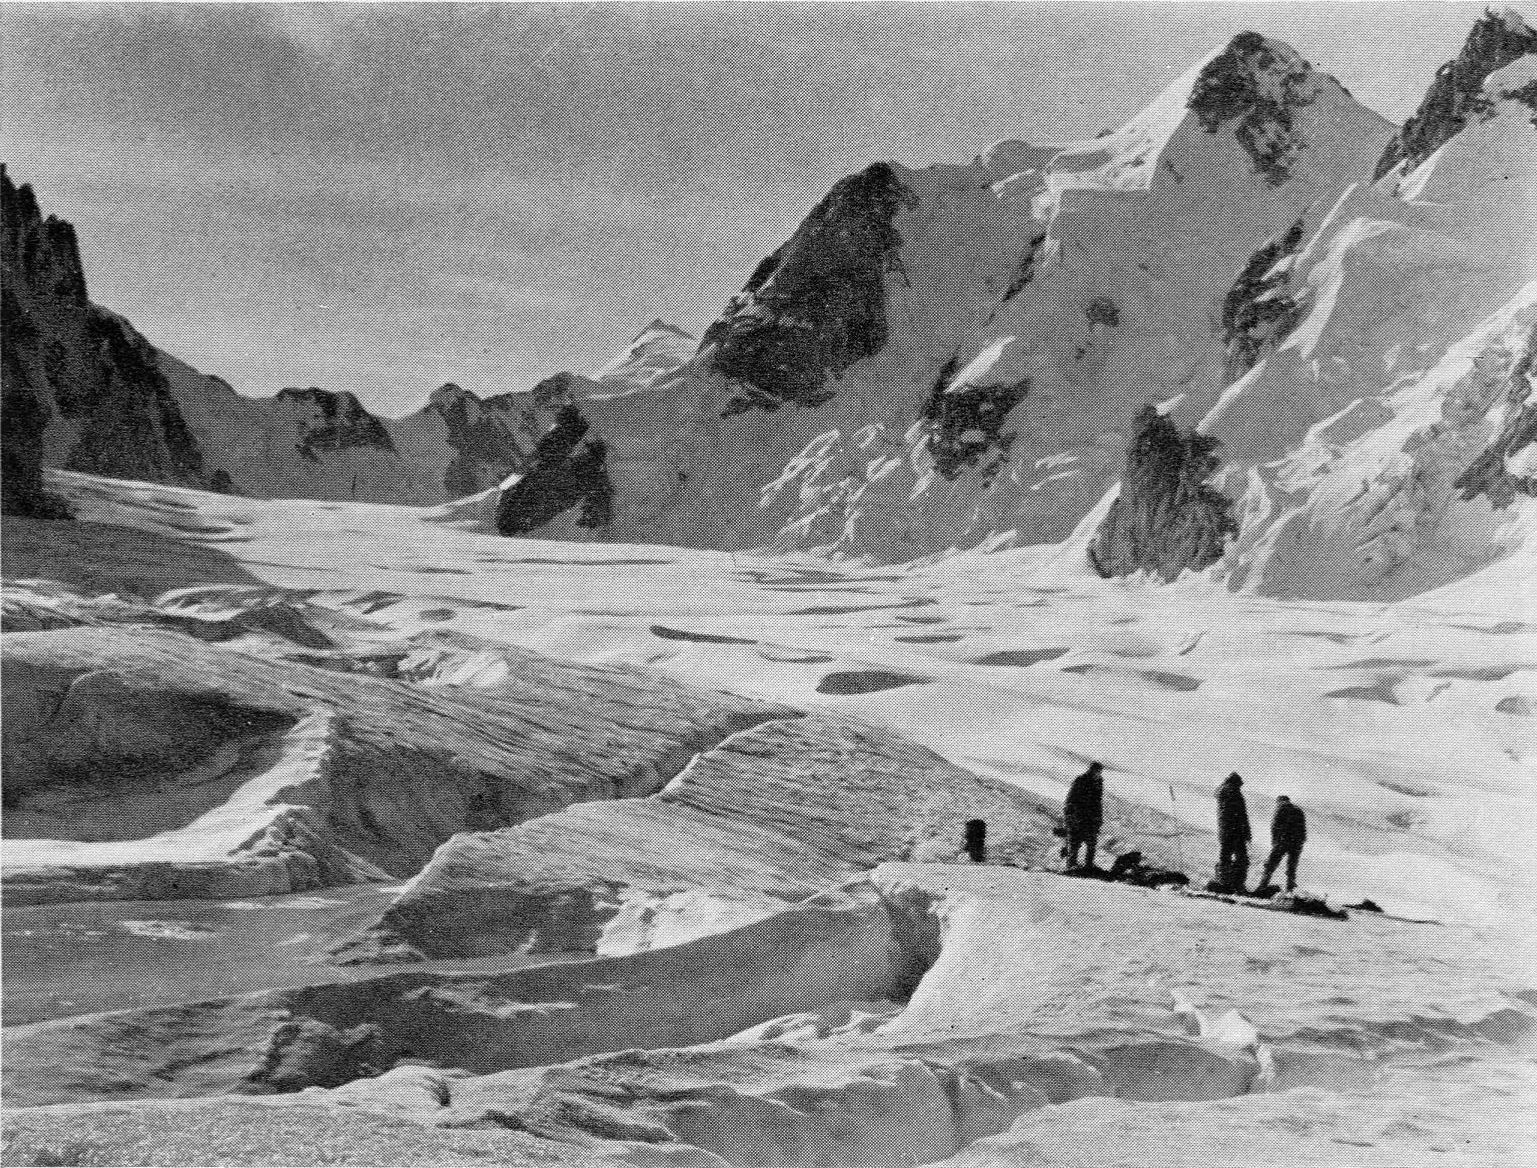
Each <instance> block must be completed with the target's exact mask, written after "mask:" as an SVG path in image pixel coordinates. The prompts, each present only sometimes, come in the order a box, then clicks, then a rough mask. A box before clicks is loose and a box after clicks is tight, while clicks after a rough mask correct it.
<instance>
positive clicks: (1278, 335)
mask: <svg viewBox="0 0 1537 1168" xmlns="http://www.w3.org/2000/svg"><path fill="white" fill-rule="evenodd" d="M1302 228H1303V222H1302V220H1301V219H1299V220H1297V222H1296V223H1294V224H1292V227H1291V229H1290V230H1289V231H1287V233H1286V234H1285V235H1284V236H1281V237H1280V238H1276V239H1271V240H1268V241H1266V243H1265V245H1264V246H1263V247H1261V248H1260V249H1259V250H1258V251H1257V252H1255V253H1254V255H1253V256H1252V257H1250V259H1249V262H1248V263H1247V264H1245V265H1244V269H1243V271H1242V272H1240V273H1239V274H1238V280H1237V281H1236V282H1235V283H1234V284H1233V289H1232V291H1230V292H1229V293H1228V294H1227V297H1226V298H1225V299H1224V300H1223V302H1222V337H1223V340H1224V341H1225V342H1226V344H1227V355H1228V364H1227V376H1228V377H1229V378H1230V379H1232V380H1235V381H1236V380H1237V379H1238V378H1240V377H1242V376H1243V375H1244V374H1245V373H1247V372H1248V371H1249V370H1250V369H1252V368H1254V365H1255V363H1256V362H1257V361H1258V360H1259V359H1260V357H1261V356H1262V355H1263V354H1264V353H1265V352H1267V351H1268V350H1270V349H1273V348H1275V346H1276V345H1278V344H1280V343H1281V342H1282V341H1284V340H1285V339H1286V337H1287V335H1288V334H1289V333H1290V332H1291V331H1292V329H1294V328H1296V326H1297V321H1298V319H1299V317H1300V315H1301V314H1300V311H1299V310H1298V307H1297V302H1296V300H1295V299H1294V298H1293V297H1292V296H1291V295H1289V293H1288V289H1289V282H1288V279H1287V272H1288V271H1289V269H1290V264H1288V263H1286V262H1285V261H1286V260H1287V259H1288V257H1290V256H1291V255H1292V254H1293V253H1294V252H1295V251H1296V250H1297V248H1298V246H1299V245H1300V244H1301V243H1302Z"/></svg>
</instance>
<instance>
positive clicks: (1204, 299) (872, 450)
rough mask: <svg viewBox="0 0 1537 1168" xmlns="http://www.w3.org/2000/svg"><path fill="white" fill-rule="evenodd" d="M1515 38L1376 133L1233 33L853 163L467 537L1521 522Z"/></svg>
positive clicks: (1256, 573) (1252, 535)
mask: <svg viewBox="0 0 1537 1168" xmlns="http://www.w3.org/2000/svg"><path fill="white" fill-rule="evenodd" d="M1534 42H1537V37H1534V34H1533V33H1532V31H1531V30H1530V29H1529V28H1528V27H1527V25H1526V24H1525V23H1524V22H1523V21H1522V19H1521V18H1520V17H1519V16H1518V15H1516V14H1514V13H1511V12H1508V11H1504V12H1490V13H1487V14H1486V15H1485V16H1484V17H1483V18H1481V19H1480V20H1479V21H1478V22H1477V24H1476V25H1475V27H1474V28H1473V30H1472V32H1471V33H1470V35H1469V38H1468V42H1467V45H1466V47H1465V48H1464V50H1463V51H1462V53H1461V54H1460V55H1459V57H1458V58H1457V60H1456V61H1453V62H1450V63H1448V65H1447V66H1446V67H1445V68H1443V69H1442V70H1441V71H1440V73H1439V74H1438V76H1437V78H1436V79H1435V81H1434V82H1433V84H1432V85H1431V87H1430V90H1429V92H1428V93H1427V95H1426V98H1425V100H1424V103H1423V105H1422V107H1421V109H1420V111H1419V112H1418V113H1417V114H1416V115H1415V117H1414V118H1412V119H1411V120H1410V121H1409V123H1408V124H1407V125H1406V126H1405V127H1403V128H1402V129H1401V130H1398V131H1397V132H1395V131H1394V129H1393V127H1391V126H1390V125H1389V124H1388V123H1387V122H1385V121H1384V120H1383V119H1381V118H1380V117H1378V116H1377V115H1376V114H1374V113H1372V112H1371V111H1369V110H1367V109H1365V108H1363V107H1362V106H1361V105H1360V104H1359V103H1357V102H1356V101H1355V100H1354V99H1353V98H1352V97H1351V96H1350V95H1349V94H1348V93H1347V92H1346V91H1345V90H1344V88H1343V87H1341V86H1340V85H1339V84H1338V83H1337V82H1336V81H1335V80H1334V79H1333V78H1331V77H1329V76H1327V75H1326V74H1324V73H1321V72H1319V71H1317V70H1316V69H1314V68H1313V67H1312V66H1310V65H1309V64H1308V63H1307V62H1306V61H1304V60H1303V59H1302V58H1301V57H1300V56H1299V55H1298V54H1297V53H1296V52H1295V51H1294V50H1292V49H1291V48H1289V47H1287V46H1285V45H1282V44H1279V43H1277V42H1275V41H1271V40H1268V39H1266V38H1263V37H1260V36H1258V35H1256V34H1253V33H1244V34H1242V35H1240V36H1238V37H1235V38H1234V39H1233V40H1232V42H1230V43H1229V44H1228V45H1227V46H1226V47H1225V48H1224V49H1223V50H1222V51H1221V52H1219V53H1216V54H1215V55H1213V56H1212V57H1210V58H1209V59H1207V60H1205V61H1203V62H1201V63H1199V64H1198V65H1197V66H1196V67H1195V68H1193V69H1192V70H1191V71H1190V73H1189V74H1187V75H1186V76H1185V77H1184V78H1182V79H1181V80H1180V81H1179V82H1177V83H1176V84H1174V85H1173V86H1171V87H1170V88H1169V90H1168V91H1167V92H1166V93H1165V94H1164V95H1163V96H1162V97H1161V98H1160V99H1159V100H1158V101H1156V102H1154V103H1153V104H1152V105H1151V106H1149V107H1148V109H1146V110H1145V111H1144V112H1143V113H1142V114H1140V115H1138V116H1137V117H1136V118H1134V119H1132V121H1131V122H1129V123H1128V124H1127V125H1126V126H1125V127H1124V128H1122V129H1121V130H1119V131H1117V132H1115V133H1112V134H1108V135H1105V136H1102V137H1100V138H1098V139H1095V140H1093V141H1091V142H1086V143H1079V144H1074V145H1066V146H1033V145H1029V144H1026V143H1022V142H1007V143H1002V144H1000V145H999V146H996V147H994V148H993V149H992V150H990V151H989V152H988V153H987V154H986V155H984V156H983V157H981V158H979V159H977V160H975V161H974V162H972V163H970V164H967V165H963V166H938V167H931V168H928V169H926V170H922V171H911V170H907V169H905V168H903V167H900V166H897V165H895V164H885V163H880V164H877V165H875V166H872V167H871V168H870V169H868V170H867V171H865V172H863V173H862V174H859V175H856V176H854V177H852V178H849V179H846V180H844V181H843V182H842V183H840V184H839V185H838V186H837V187H836V188H835V189H834V190H833V191H832V192H831V193H830V194H829V195H828V197H827V198H826V199H825V200H824V201H823V202H822V203H821V204H820V205H819V206H818V207H817V208H816V209H815V210H814V211H813V212H812V214H811V215H810V216H809V217H808V218H807V220H806V221H805V223H804V224H803V225H802V226H801V228H800V229H799V231H797V232H796V234H795V235H794V236H793V237H792V238H791V239H790V240H789V241H788V242H787V243H786V244H785V245H784V246H783V247H782V248H780V249H779V250H778V251H777V252H775V253H774V254H773V255H772V256H770V257H769V258H768V259H766V260H765V261H764V262H763V264H762V265H760V267H759V269H758V271H757V272H755V273H754V274H753V276H752V278H751V279H750V280H749V281H748V283H747V285H746V287H745V288H744V290H743V292H742V293H741V294H739V295H738V296H737V297H735V298H734V299H733V301H732V303H731V304H730V305H729V306H728V307H727V308H726V310H725V312H724V313H723V314H722V316H721V318H720V319H719V320H718V321H717V322H716V323H715V324H714V325H713V326H712V327H711V328H710V329H709V331H708V332H707V333H706V334H705V337H704V340H703V343H702V344H701V346H700V351H699V354H698V356H697V357H696V358H694V359H693V360H692V361H690V362H689V363H687V364H686V365H684V366H683V367H682V368H681V369H679V370H678V371H677V372H676V373H675V374H673V375H671V376H664V377H662V378H659V379H657V380H656V381H655V382H654V383H652V385H651V386H650V387H649V389H646V390H644V391H640V392H635V393H631V394H628V395H626V396H624V397H623V398H619V399H614V400H603V401H591V402H587V403H583V404H582V405H581V406H580V407H579V409H578V410H577V411H574V412H572V413H571V414H569V415H568V416H567V418H566V420H565V424H564V425H563V426H561V427H560V428H559V432H558V434H556V435H553V436H552V439H551V440H550V441H548V442H546V444H545V445H544V447H543V448H541V449H540V450H539V451H537V452H536V453H535V455H534V458H533V463H534V466H533V469H532V471H531V472H530V473H529V474H528V475H527V476H525V477H524V478H523V480H522V481H521V482H519V483H518V484H517V485H516V486H515V487H514V488H512V490H511V491H509V492H508V493H507V494H506V496H505V497H504V500H503V507H502V509H501V524H502V529H503V531H504V532H506V533H508V534H525V533H529V532H535V531H537V532H539V533H540V534H546V535H555V536H560V537H564V538H594V537H609V538H619V539H624V540H642V541H656V542H664V543H676V544H683V545H692V546H705V547H736V548H742V547H758V548H775V549H779V550H792V549H793V550H820V551H829V552H833V553H836V554H846V555H853V556H863V557H869V558H871V559H874V560H878V561H888V562H889V561H897V560H903V559H911V558H915V557H920V556H924V555H929V554H933V553H938V552H944V551H947V550H949V549H953V548H968V547H979V546H981V547H988V546H993V547H998V546H1016V545H1020V544H1032V543H1043V542H1057V541H1061V540H1064V539H1066V538H1068V537H1069V536H1070V535H1072V534H1073V533H1074V531H1075V530H1076V529H1077V528H1078V526H1079V525H1080V523H1082V522H1083V521H1084V520H1085V518H1086V517H1089V516H1092V518H1093V522H1094V523H1095V524H1098V523H1099V522H1100V521H1101V520H1104V521H1105V524H1104V527H1103V530H1102V531H1101V532H1100V536H1099V539H1098V540H1097V541H1095V542H1094V544H1093V546H1092V548H1089V549H1088V550H1089V551H1090V552H1091V553H1092V554H1093V555H1094V556H1095V562H1096V563H1097V564H1098V565H1099V567H1100V568H1101V570H1104V571H1107V572H1112V573H1120V572H1130V571H1137V570H1152V571H1155V572H1157V573H1159V574H1161V575H1163V576H1166V577H1172V576H1174V575H1177V574H1178V573H1179V572H1180V571H1181V570H1183V569H1185V568H1203V567H1206V566H1208V565H1211V564H1213V563H1218V562H1220V567H1219V570H1220V571H1223V572H1225V573H1227V574H1228V576H1229V578H1230V580H1231V582H1232V584H1233V585H1234V586H1235V587H1242V588H1246V589H1254V590H1262V591H1267V592H1270V591H1278V592H1284V593H1287V594H1301V595H1315V594H1316V595H1333V594H1336V593H1338V592H1340V590H1343V594H1345V595H1373V596H1376V595H1404V594H1410V593H1413V592H1416V591H1422V590H1424V589H1425V588H1427V587H1432V586H1434V585H1435V584H1438V583H1441V582H1444V581H1446V580H1447V579H1451V578H1455V577H1457V576H1459V575H1463V574H1466V572H1467V571H1469V570H1470V569H1471V568H1472V567H1474V566H1476V565H1478V564H1481V563H1484V562H1487V560H1488V559H1489V558H1491V557H1493V556H1496V555H1498V554H1499V553H1500V550H1501V549H1502V548H1506V547H1508V546H1510V544H1511V542H1512V540H1515V539H1518V538H1519V536H1520V531H1521V529H1522V528H1521V524H1522V523H1523V522H1525V521H1524V520H1520V516H1521V515H1522V514H1523V512H1522V510H1521V508H1520V507H1515V508H1511V507H1510V501H1511V497H1512V495H1514V496H1524V495H1525V494H1526V493H1527V492H1528V486H1527V484H1528V482H1529V468H1526V464H1525V463H1524V462H1522V461H1521V459H1522V458H1523V457H1526V456H1524V455H1522V454H1521V453H1520V451H1521V449H1522V448H1524V447H1525V446H1527V445H1528V444H1529V442H1530V430H1531V429H1532V423H1531V421H1530V418H1529V411H1526V410H1525V408H1524V405H1523V403H1524V401H1525V398H1526V394H1527V392H1528V389H1527V382H1526V380H1524V379H1525V378H1527V377H1528V375H1529V373H1528V371H1529V368H1530V363H1529V359H1528V358H1525V357H1524V356H1523V354H1524V353H1526V352H1527V350H1528V348H1529V340H1528V339H1527V336H1528V330H1529V328H1530V316H1531V314H1530V312H1529V311H1528V309H1527V307H1524V306H1526V305H1528V304H1529V294H1528V293H1523V292H1522V289H1523V287H1524V286H1525V285H1526V284H1527V283H1528V282H1529V281H1531V280H1532V279H1533V278H1534V275H1537V272H1534V264H1537V250H1534V249H1533V248H1532V246H1531V245H1530V239H1531V224H1532V223H1533V222H1537V206H1534V202H1533V200H1534V197H1537V194H1534V192H1537V183H1534V182H1533V174H1534V172H1533V166H1534V163H1533V157H1534V152H1537V128H1534V126H1533V119H1532V109H1531V107H1532V104H1533V103H1534V101H1537V98H1534V96H1533V94H1534V92H1537V82H1534V80H1533V76H1534V73H1533V60H1534V58H1533V52H1534V47H1533V46H1534ZM1449 289H1456V293H1455V295H1449V294H1448V290H1449ZM1523 297H1527V298H1526V299H1523ZM1470 362H1471V363H1472V365H1470ZM1474 365H1476V367H1477V369H1478V370H1479V372H1478V373H1477V374H1476V376H1474V375H1472V374H1470V372H1469V370H1470V369H1472V368H1473V366H1474ZM1470 377H1471V378H1472V380H1473V381H1476V382H1477V385H1474V384H1472V383H1471V382H1470V380H1469V379H1470ZM1443 406H1444V409H1445V412H1446V414H1447V416H1446V417H1445V418H1443V417H1442V414H1443ZM1150 407H1152V409H1150ZM1139 416H1140V421H1139ZM1326 423H1327V425H1325V424H1326ZM1197 428H1199V430H1200V431H1201V432H1202V434H1203V435H1204V437H1203V438H1202V439H1201V440H1200V442H1199V446H1200V448H1201V449H1200V451H1199V452H1197V451H1195V450H1194V449H1190V448H1189V447H1190V444H1191V443H1192V442H1194V441H1195V440H1194V439H1192V438H1191V437H1190V434H1191V432H1192V431H1193V430H1195V429H1197ZM1160 433H1161V434H1162V437H1161V438H1160V437H1159V434H1160ZM1180 442H1183V443H1184V444H1185V446H1186V449H1185V452H1184V453H1183V454H1179V453H1178V451H1177V449H1176V446H1177V444H1178V443H1180ZM1491 452H1493V453H1491ZM1148 458H1158V459H1161V460H1162V463H1161V469H1157V470H1150V469H1149V467H1148V466H1147V465H1146V460H1147V459H1148ZM1171 458H1173V461H1170V459H1171ZM1480 459H1481V460H1482V461H1479V460H1480ZM1128 460H1129V461H1128ZM1139 460H1140V461H1139ZM1491 460H1493V461H1491ZM1475 462H1477V464H1478V467H1479V469H1478V471H1477V473H1476V474H1475V475H1474V477H1473V478H1467V477H1466V476H1467V475H1468V474H1470V473H1472V472H1471V468H1472V467H1473V466H1474V463H1475ZM1493 462H1499V463H1500V466H1501V468H1504V469H1501V470H1500V471H1499V473H1498V475H1496V476H1495V479H1496V480H1497V481H1493V487H1492V491H1491V490H1483V489H1482V488H1481V487H1480V486H1479V484H1480V483H1483V482H1484V481H1486V480H1489V479H1490V473H1491V467H1492V466H1493ZM1195 467H1199V468H1200V474H1199V475H1196V476H1195V477H1192V468H1195ZM1510 467H1514V468H1517V469H1514V470H1512V469H1509V468H1510ZM1214 472H1217V473H1215V475H1214ZM1123 478H1125V479H1126V488H1125V490H1126V498H1125V499H1124V500H1123V501H1121V502H1117V501H1116V500H1115V499H1114V498H1112V497H1111V496H1113V495H1114V494H1115V493H1116V491H1117V484H1118V481H1119V480H1121V479H1123ZM1475 479H1476V480H1477V481H1476V482H1475V481H1474V480H1475ZM1208 480H1210V481H1208ZM1368 481H1369V482H1370V483H1371V485H1370V486H1369V487H1366V488H1363V485H1362V484H1363V483H1364V482H1368ZM1176 496H1177V498H1176ZM1357 496H1359V497H1357ZM1462 496H1467V497H1466V498H1463V497H1462ZM1454 505H1455V506H1454ZM1448 516H1450V518H1448ZM1443 520H1444V522H1443ZM1079 542H1080V543H1081V542H1083V541H1079Z"/></svg>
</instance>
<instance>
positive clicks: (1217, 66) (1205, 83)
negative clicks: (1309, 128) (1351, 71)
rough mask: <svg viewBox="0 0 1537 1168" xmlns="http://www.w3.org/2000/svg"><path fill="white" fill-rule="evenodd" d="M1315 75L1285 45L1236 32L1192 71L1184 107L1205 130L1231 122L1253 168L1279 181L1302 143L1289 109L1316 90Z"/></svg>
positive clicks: (1306, 100) (1309, 98) (1210, 131)
mask: <svg viewBox="0 0 1537 1168" xmlns="http://www.w3.org/2000/svg"><path fill="white" fill-rule="evenodd" d="M1320 77H1321V75H1318V74H1315V72H1314V70H1313V68H1312V67H1311V66H1310V65H1309V64H1308V63H1307V62H1306V61H1305V60H1303V58H1302V57H1301V56H1300V55H1298V53H1297V51H1296V50H1295V49H1293V48H1291V47H1290V46H1289V45H1285V44H1282V43H1281V42H1279V41H1273V40H1269V39H1267V38H1266V37H1263V36H1261V35H1260V34H1259V33H1257V32H1242V33H1239V34H1238V35H1237V36H1235V37H1234V38H1233V39H1232V40H1231V41H1229V42H1228V45H1227V47H1226V48H1225V49H1223V50H1222V52H1220V53H1218V54H1217V55H1216V56H1215V57H1213V58H1212V59H1211V60H1210V61H1208V62H1207V63H1206V66H1205V67H1204V68H1203V69H1202V70H1201V72H1200V73H1199V74H1198V75H1197V77H1196V80H1195V85H1194V86H1193V87H1192V88H1191V91H1190V98H1189V101H1188V103H1187V108H1188V109H1189V110H1190V112H1191V113H1192V114H1194V115H1195V117H1196V120H1197V122H1199V124H1200V127H1201V129H1203V130H1204V131H1206V132H1207V133H1208V134H1215V133H1217V131H1218V130H1220V129H1221V128H1222V127H1223V126H1226V125H1228V124H1230V123H1236V127H1235V129H1234V134H1235V136H1236V137H1237V139H1238V141H1239V142H1240V143H1241V144H1242V145H1243V147H1244V149H1245V150H1246V151H1248V153H1249V157H1250V158H1251V159H1252V160H1253V162H1254V169H1255V170H1256V171H1257V172H1259V173H1260V174H1263V175H1264V176H1265V177H1266V178H1267V179H1268V180H1269V181H1270V183H1271V184H1272V185H1273V186H1279V185H1280V184H1281V183H1283V182H1285V181H1286V179H1287V177H1288V176H1289V175H1290V173H1291V163H1292V159H1293V157H1294V156H1295V154H1296V153H1297V151H1298V149H1299V148H1300V147H1301V145H1302V143H1301V142H1300V141H1299V140H1298V138H1297V135H1296V132H1295V130H1296V127H1295V122H1294V117H1293V115H1294V114H1295V112H1296V111H1297V110H1298V109H1300V108H1301V107H1303V106H1305V105H1307V104H1309V103H1310V102H1311V101H1312V100H1313V98H1314V97H1315V96H1316V95H1317V92H1318V89H1317V86H1316V85H1315V84H1313V82H1314V81H1315V80H1316V79H1318V78H1320Z"/></svg>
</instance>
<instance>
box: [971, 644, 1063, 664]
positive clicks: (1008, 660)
mask: <svg viewBox="0 0 1537 1168" xmlns="http://www.w3.org/2000/svg"><path fill="white" fill-rule="evenodd" d="M1069 652H1070V650H1068V649H1060V648H1059V649H1004V650H1001V651H1000V652H997V653H988V654H986V655H985V656H982V657H974V658H972V660H971V664H972V665H1011V666H1013V667H1015V668H1017V669H1024V668H1026V667H1027V666H1030V665H1039V664H1040V663H1041V662H1042V661H1055V660H1056V659H1057V658H1058V657H1065V656H1066V655H1067V654H1068V653H1069Z"/></svg>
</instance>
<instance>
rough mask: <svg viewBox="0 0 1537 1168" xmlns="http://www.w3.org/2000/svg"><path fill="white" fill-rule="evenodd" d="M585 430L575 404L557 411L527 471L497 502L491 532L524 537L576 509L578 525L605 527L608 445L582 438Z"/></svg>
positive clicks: (609, 505) (608, 508)
mask: <svg viewBox="0 0 1537 1168" xmlns="http://www.w3.org/2000/svg"><path fill="white" fill-rule="evenodd" d="M587 430H588V425H587V419H586V418H584V417H582V414H581V411H580V410H578V409H577V408H576V407H575V406H567V407H565V408H564V409H563V410H561V412H560V414H559V416H558V417H557V418H556V421H555V427H554V428H553V429H552V430H551V431H550V432H549V433H548V434H546V435H545V436H544V437H543V438H541V439H540V440H539V444H538V446H536V447H535V448H534V454H533V458H532V462H531V465H530V467H529V470H528V472H527V473H526V474H525V475H524V476H523V477H522V478H521V479H519V480H518V481H517V482H516V483H514V484H513V485H512V486H510V487H508V488H507V489H506V490H504V491H503V492H502V493H501V496H500V498H499V499H498V500H497V505H496V529H497V531H499V532H501V534H503V535H525V534H527V533H528V532H530V531H536V530H538V529H539V528H541V527H543V526H544V525H545V524H546V523H549V522H550V521H551V520H553V519H556V518H558V517H559V516H561V515H564V514H565V513H566V512H568V511H571V510H574V509H577V508H580V511H579V513H578V515H577V520H576V521H577V523H579V524H580V525H581V526H583V527H587V528H593V529H596V528H601V527H606V526H607V525H608V522H609V516H610V511H611V508H612V505H613V487H612V485H611V484H610V483H609V479H608V471H607V468H606V463H607V460H608V449H607V447H606V446H605V445H604V443H603V440H602V439H600V438H588V437H587Z"/></svg>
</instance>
